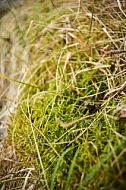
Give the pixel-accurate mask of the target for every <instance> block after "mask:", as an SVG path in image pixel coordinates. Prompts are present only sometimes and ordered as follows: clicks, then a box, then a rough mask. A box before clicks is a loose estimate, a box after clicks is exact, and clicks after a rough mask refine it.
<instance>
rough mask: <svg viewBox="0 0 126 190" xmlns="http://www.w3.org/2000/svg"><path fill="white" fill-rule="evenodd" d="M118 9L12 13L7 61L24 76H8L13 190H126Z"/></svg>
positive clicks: (123, 52) (76, 6) (124, 68)
mask: <svg viewBox="0 0 126 190" xmlns="http://www.w3.org/2000/svg"><path fill="white" fill-rule="evenodd" d="M119 3H120V2H119V1H117V3H116V2H113V1H112V2H111V1H102V2H101V1H97V3H94V1H91V2H90V3H89V2H88V1H86V0H85V1H77V2H74V3H73V2H72V3H71V1H69V2H68V1H67V2H63V1H57V2H56V3H55V2H54V5H52V3H51V2H50V1H48V5H47V1H46V2H41V1H40V2H37V3H35V4H34V6H33V7H32V8H31V9H29V11H28V12H26V13H24V12H23V14H22V15H21V16H20V17H18V15H17V13H16V12H15V15H16V17H15V18H16V21H17V22H16V27H14V29H13V30H12V31H13V32H14V34H15V36H16V40H15V41H16V42H14V43H13V44H12V43H11V45H12V46H11V47H10V49H9V50H8V54H9V56H10V57H11V56H14V58H15V60H16V61H15V63H16V64H17V63H18V64H17V65H20V64H21V65H22V63H23V65H24V66H25V69H24V70H23V72H24V75H23V73H22V72H21V73H20V75H21V76H23V77H22V79H21V78H20V80H19V79H17V78H16V77H13V78H14V81H15V82H17V84H19V87H18V101H17V105H16V109H15V112H14V113H12V115H11V122H10V123H9V140H8V141H9V144H11V146H12V149H13V150H16V153H17V155H18V157H19V160H20V161H21V163H22V165H23V166H25V169H23V172H24V171H25V173H21V172H19V171H20V170H18V172H17V171H16V172H15V174H17V173H20V175H19V177H17V178H14V176H13V177H12V181H13V183H14V185H13V184H12V182H11V184H12V186H15V179H16V181H18V179H20V180H21V184H23V188H24V189H28V188H33V189H51V190H52V189H57V190H58V189H63V190H67V189H69V190H70V189H78V190H80V189H85V190H86V189H88V190H90V189H105V190H106V189H125V185H126V182H125V176H126V161H125V156H126V148H125V145H126V124H125V117H126V95H125V92H126V91H125V87H126V84H125V79H126V77H125V73H126V42H125V41H126V24H125V23H126V17H125V12H124V11H123V9H122V8H120V6H119V5H120V4H119ZM122 3H123V4H124V3H125V2H122ZM17 43H18V44H19V47H20V48H19V49H18V48H17ZM12 49H15V51H14V54H13V53H12ZM5 56H6V55H5ZM15 78H16V79H15ZM23 166H22V167H23ZM15 168H16V167H15ZM17 168H18V167H17ZM1 181H2V182H1V187H2V186H3V184H4V185H5V186H6V185H8V183H10V181H9V179H8V181H7V180H6V181H5V180H1ZM17 184H18V185H17V188H21V185H20V183H19V182H17Z"/></svg>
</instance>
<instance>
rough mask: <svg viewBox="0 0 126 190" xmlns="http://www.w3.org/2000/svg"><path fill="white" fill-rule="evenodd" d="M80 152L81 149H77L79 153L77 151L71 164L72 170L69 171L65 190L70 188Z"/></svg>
mask: <svg viewBox="0 0 126 190" xmlns="http://www.w3.org/2000/svg"><path fill="white" fill-rule="evenodd" d="M78 152H79V149H77V151H76V153H75V155H74V158H73V161H72V163H71V166H70V169H69V172H68V176H67V181H66V185H65V190H67V189H68V187H69V184H70V179H71V175H72V172H73V169H74V166H75V161H76V158H77V155H78Z"/></svg>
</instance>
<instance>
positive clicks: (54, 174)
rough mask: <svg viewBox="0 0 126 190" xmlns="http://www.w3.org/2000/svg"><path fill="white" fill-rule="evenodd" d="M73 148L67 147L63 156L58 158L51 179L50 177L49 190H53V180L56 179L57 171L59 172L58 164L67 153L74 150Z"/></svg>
mask: <svg viewBox="0 0 126 190" xmlns="http://www.w3.org/2000/svg"><path fill="white" fill-rule="evenodd" d="M74 148H75V147H69V148H68V149H67V150H66V151H64V152H63V154H62V155H61V156H60V157H59V159H58V161H57V165H56V167H55V169H54V172H53V174H52V177H51V185H50V190H53V189H54V182H55V178H56V175H57V173H58V170H59V165H60V162H61V160H62V159H63V157H64V156H65V155H66V154H67V153H68V152H69V151H71V150H72V149H74Z"/></svg>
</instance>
